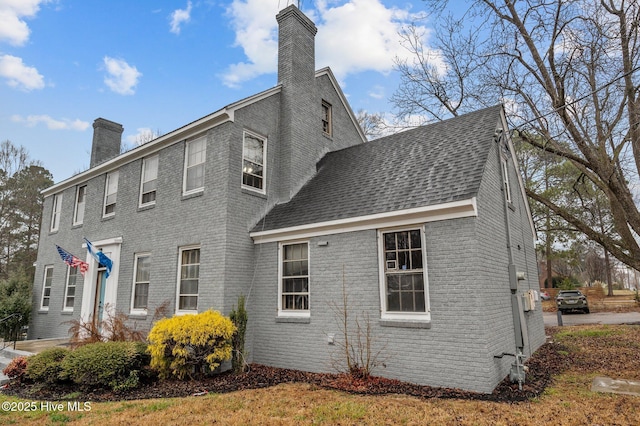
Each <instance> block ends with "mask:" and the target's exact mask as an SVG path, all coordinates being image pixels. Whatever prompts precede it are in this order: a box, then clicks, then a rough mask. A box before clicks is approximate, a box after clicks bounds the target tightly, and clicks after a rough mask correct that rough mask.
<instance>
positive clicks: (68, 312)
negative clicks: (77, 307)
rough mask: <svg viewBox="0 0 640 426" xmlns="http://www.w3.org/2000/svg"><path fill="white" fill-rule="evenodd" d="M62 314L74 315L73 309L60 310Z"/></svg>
mask: <svg viewBox="0 0 640 426" xmlns="http://www.w3.org/2000/svg"><path fill="white" fill-rule="evenodd" d="M60 315H73V310H68V309H65V310H62V311H60Z"/></svg>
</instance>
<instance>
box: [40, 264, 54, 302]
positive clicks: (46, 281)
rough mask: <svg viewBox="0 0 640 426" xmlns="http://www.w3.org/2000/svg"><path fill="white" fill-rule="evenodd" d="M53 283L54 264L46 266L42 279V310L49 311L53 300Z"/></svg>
mask: <svg viewBox="0 0 640 426" xmlns="http://www.w3.org/2000/svg"><path fill="white" fill-rule="evenodd" d="M52 283H53V266H51V265H49V266H45V267H44V278H43V280H42V299H40V310H42V311H48V310H49V302H50V301H51V284H52Z"/></svg>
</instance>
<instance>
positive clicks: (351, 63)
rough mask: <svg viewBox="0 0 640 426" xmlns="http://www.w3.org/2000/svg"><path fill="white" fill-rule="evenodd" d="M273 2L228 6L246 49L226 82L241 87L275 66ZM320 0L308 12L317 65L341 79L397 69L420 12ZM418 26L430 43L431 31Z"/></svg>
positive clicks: (370, 1) (366, 0)
mask: <svg viewBox="0 0 640 426" xmlns="http://www.w3.org/2000/svg"><path fill="white" fill-rule="evenodd" d="M275 3H276V2H274V3H273V4H274V7H273V10H270V8H267V7H265V5H264V1H263V0H234V1H233V2H232V4H231V5H230V6H229V8H228V9H227V13H228V14H229V16H230V17H231V25H232V28H233V29H234V31H235V33H236V45H237V46H240V47H242V48H243V50H244V53H245V55H246V57H247V61H246V62H240V63H237V64H233V65H231V66H230V67H229V68H228V69H227V71H226V72H225V73H224V75H223V81H224V83H225V84H226V85H228V86H237V85H238V84H240V83H242V82H243V81H247V80H249V79H251V78H254V77H256V76H258V75H261V74H267V73H272V72H275V71H276V70H277V24H276V22H275V19H274V15H275V14H276V13H277V10H276V7H275V6H276V5H275ZM316 4H317V9H316V10H311V11H307V10H305V11H304V12H305V14H307V16H309V17H310V18H311V19H312V20H313V21H314V22H315V23H316V26H317V27H318V34H317V36H316V68H317V69H319V68H322V67H325V66H330V67H331V69H332V70H333V72H334V74H335V75H336V77H337V78H338V79H340V80H342V79H344V78H345V77H347V76H348V75H350V74H356V73H359V72H363V71H376V72H380V73H383V74H386V73H388V72H390V71H391V70H392V69H393V65H394V63H393V59H394V58H395V57H399V58H407V57H408V56H409V53H408V51H407V50H406V49H405V48H403V47H402V45H401V43H400V41H401V39H400V36H399V35H398V34H399V32H400V30H401V29H402V27H403V26H404V25H407V24H408V23H409V22H411V21H412V20H413V19H414V18H415V17H416V16H415V15H412V14H411V12H410V10H409V9H399V8H395V7H389V8H388V7H386V6H385V5H383V4H382V2H381V0H349V1H334V0H331V1H327V0H318V1H317V2H316ZM265 9H266V10H265ZM419 29H420V30H421V31H420V33H421V34H423V36H424V38H425V40H424V41H425V45H428V43H426V41H427V37H428V35H429V30H428V29H427V28H426V27H419ZM434 58H435V60H436V61H437V60H438V57H437V56H434Z"/></svg>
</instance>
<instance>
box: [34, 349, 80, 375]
mask: <svg viewBox="0 0 640 426" xmlns="http://www.w3.org/2000/svg"><path fill="white" fill-rule="evenodd" d="M69 353H70V351H69V350H68V349H65V348H50V349H46V350H44V351H42V352H40V353H39V354H36V355H33V356H30V357H29V359H28V360H27V374H26V375H27V377H28V378H29V379H31V380H33V381H35V382H45V383H55V382H56V381H57V380H58V378H59V375H60V373H61V372H62V362H63V361H64V359H65V358H66V356H67V355H68V354H69Z"/></svg>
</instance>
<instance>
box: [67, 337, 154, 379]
mask: <svg viewBox="0 0 640 426" xmlns="http://www.w3.org/2000/svg"><path fill="white" fill-rule="evenodd" d="M149 360H150V357H149V355H148V354H147V346H146V345H145V344H144V343H141V342H98V343H91V344H88V345H85V346H82V347H79V348H78V349H75V350H73V351H71V352H69V354H68V355H67V356H66V357H65V358H64V360H63V361H62V373H61V374H60V377H61V378H62V379H68V380H72V381H73V382H74V383H77V384H79V385H84V386H101V387H109V388H111V389H114V390H123V389H128V388H134V387H136V386H137V385H138V382H139V379H140V375H141V373H142V370H143V369H144V367H145V366H148V365H149Z"/></svg>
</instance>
